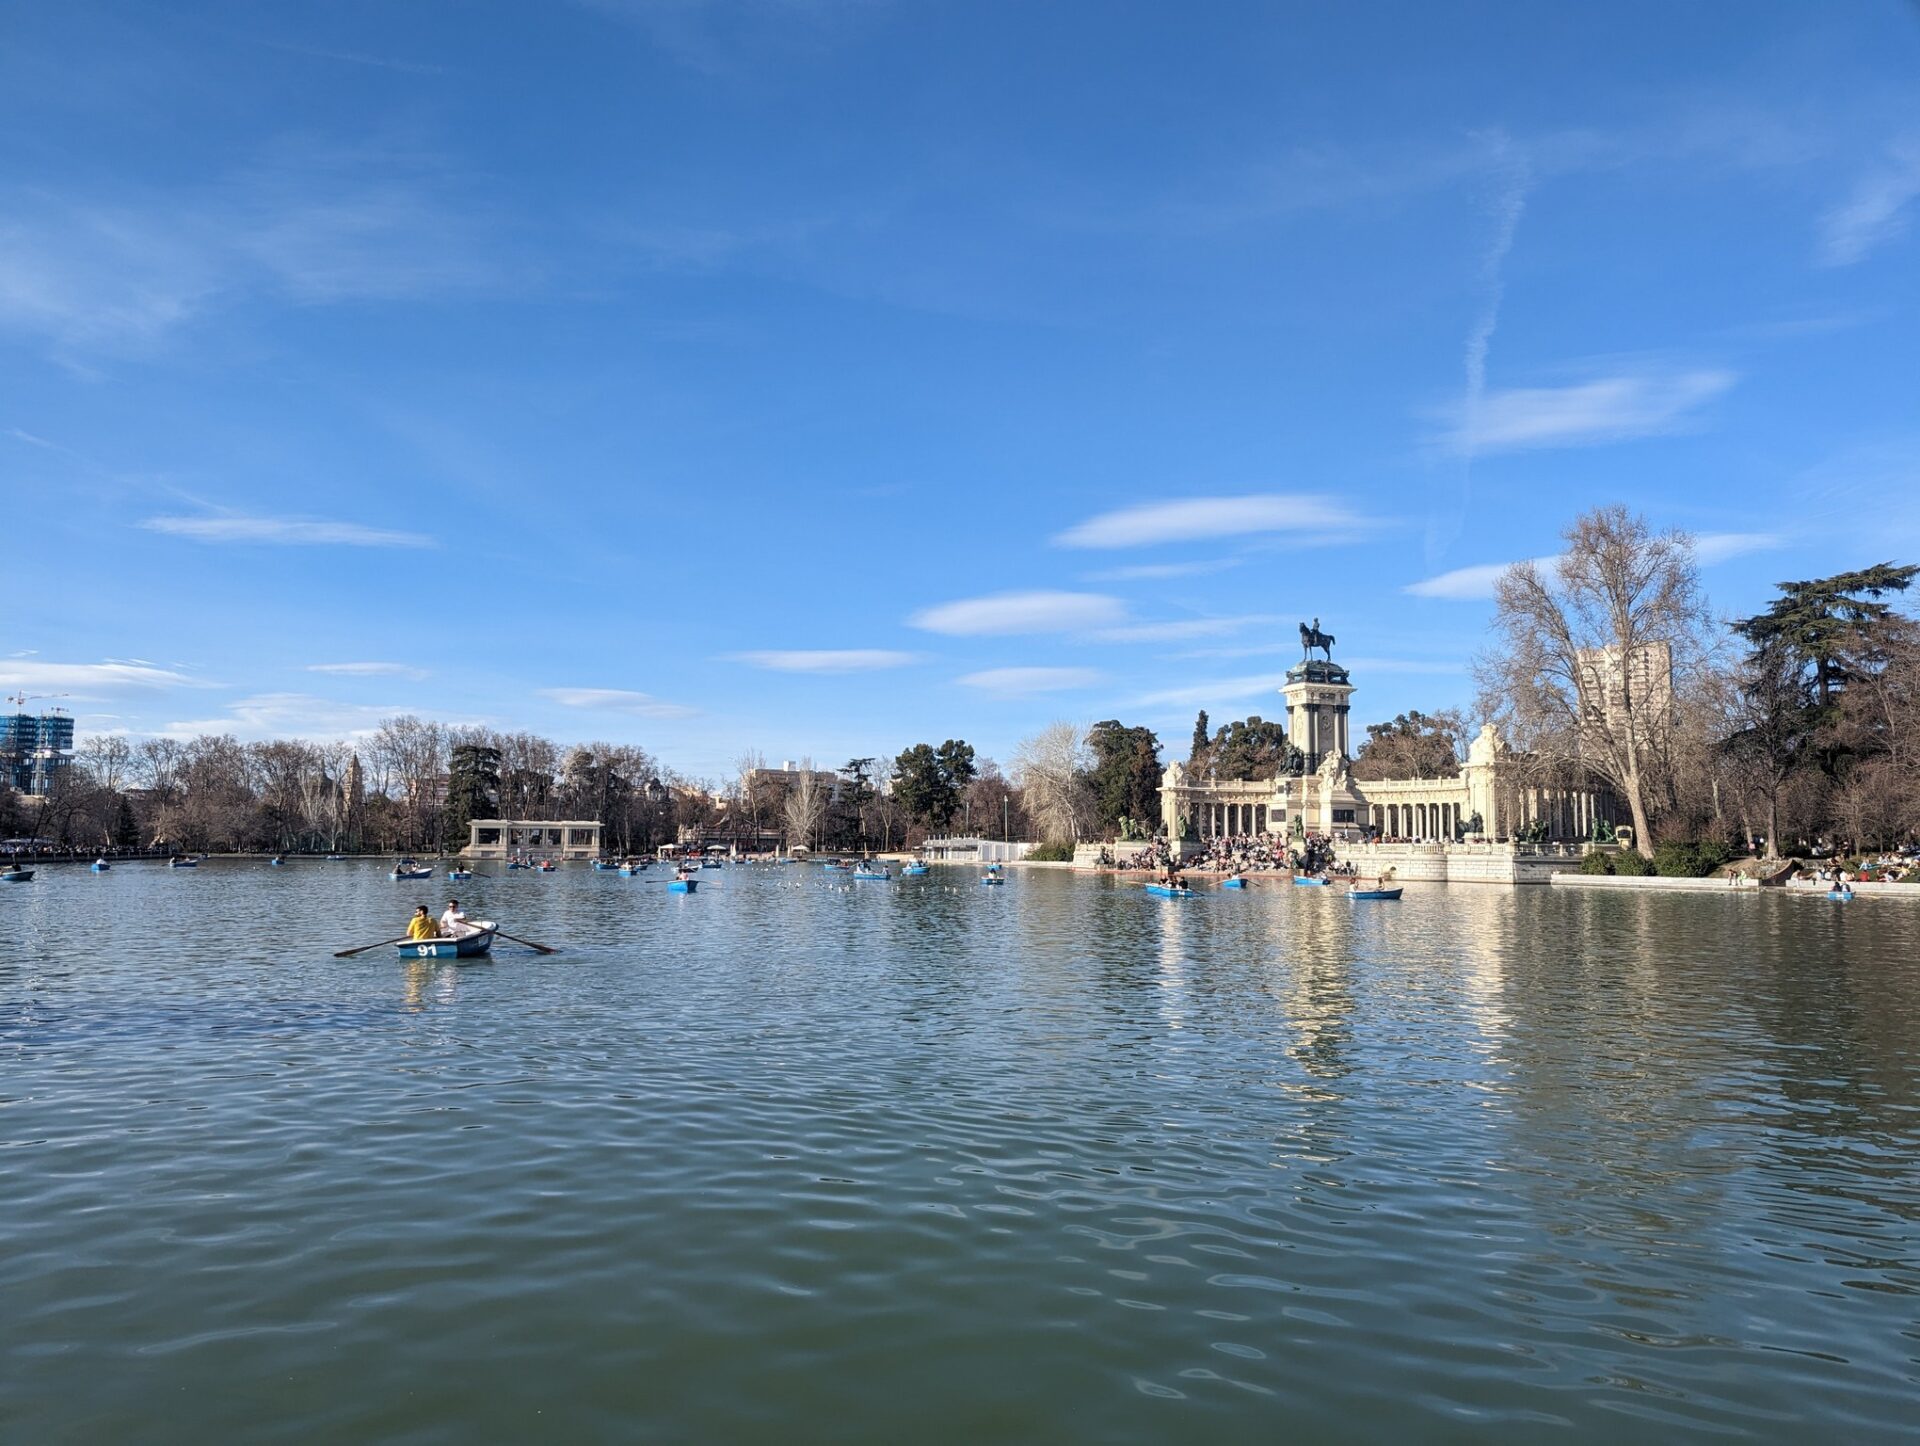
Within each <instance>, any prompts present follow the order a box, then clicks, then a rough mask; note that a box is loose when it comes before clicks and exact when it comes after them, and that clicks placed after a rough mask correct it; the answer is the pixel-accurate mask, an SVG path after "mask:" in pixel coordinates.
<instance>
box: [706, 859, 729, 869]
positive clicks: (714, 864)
mask: <svg viewBox="0 0 1920 1446" xmlns="http://www.w3.org/2000/svg"><path fill="white" fill-rule="evenodd" d="M700 867H701V868H703V869H719V868H725V867H726V860H724V859H702V860H700Z"/></svg>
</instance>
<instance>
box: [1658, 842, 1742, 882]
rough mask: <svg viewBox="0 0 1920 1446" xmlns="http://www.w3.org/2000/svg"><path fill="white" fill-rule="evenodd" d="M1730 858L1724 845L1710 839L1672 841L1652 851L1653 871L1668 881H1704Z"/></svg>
mask: <svg viewBox="0 0 1920 1446" xmlns="http://www.w3.org/2000/svg"><path fill="white" fill-rule="evenodd" d="M1732 856H1733V855H1732V852H1731V851H1730V850H1729V849H1728V848H1727V846H1726V845H1725V844H1723V843H1718V842H1716V841H1714V840H1712V839H1707V840H1704V841H1702V842H1699V843H1681V842H1680V841H1679V840H1677V839H1674V840H1669V841H1668V842H1666V843H1663V844H1661V845H1660V846H1659V847H1658V848H1656V849H1655V850H1654V851H1653V870H1654V872H1655V873H1657V874H1662V875H1665V876H1666V877H1667V878H1670V879H1704V878H1705V877H1706V876H1707V875H1708V874H1710V873H1712V872H1713V871H1714V870H1715V869H1717V868H1719V867H1720V865H1722V864H1724V863H1725V862H1726V861H1727V860H1728V859H1729V858H1731V857H1732Z"/></svg>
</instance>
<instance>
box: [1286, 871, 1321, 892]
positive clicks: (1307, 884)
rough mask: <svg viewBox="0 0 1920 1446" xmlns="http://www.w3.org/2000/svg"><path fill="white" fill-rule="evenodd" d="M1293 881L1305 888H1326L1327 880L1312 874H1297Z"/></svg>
mask: <svg viewBox="0 0 1920 1446" xmlns="http://www.w3.org/2000/svg"><path fill="white" fill-rule="evenodd" d="M1293 881H1294V882H1295V883H1296V884H1298V885H1299V886H1300V887H1301V888H1303V889H1324V888H1325V887H1326V886H1327V880H1325V879H1321V878H1315V877H1314V876H1313V875H1312V874H1295V875H1294V876H1293Z"/></svg>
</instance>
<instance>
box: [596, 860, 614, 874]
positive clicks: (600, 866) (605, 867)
mask: <svg viewBox="0 0 1920 1446" xmlns="http://www.w3.org/2000/svg"><path fill="white" fill-rule="evenodd" d="M613 869H614V865H612V864H610V863H608V862H607V861H606V860H605V859H595V860H594V861H593V871H594V872H595V873H596V874H606V873H611V872H613Z"/></svg>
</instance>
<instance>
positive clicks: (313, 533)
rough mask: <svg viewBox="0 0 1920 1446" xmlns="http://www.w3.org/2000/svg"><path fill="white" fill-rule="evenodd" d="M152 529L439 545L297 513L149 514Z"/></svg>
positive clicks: (309, 541) (288, 540) (287, 542)
mask: <svg viewBox="0 0 1920 1446" xmlns="http://www.w3.org/2000/svg"><path fill="white" fill-rule="evenodd" d="M140 526H142V527H144V528H146V529H147V530H148V531H149V532H164V533H166V534H167V535H168V536H170V537H186V538H191V539H192V540H193V541H195V542H219V543H253V544H260V545H265V546H270V547H437V546H438V545H439V544H438V543H436V542H435V541H434V540H433V539H432V538H430V537H423V536H420V535H419V534H416V533H411V532H388V531H385V530H384V529H381V528H378V527H363V526H361V525H360V524H359V523H357V522H325V521H320V520H318V519H314V518H298V517H236V516H232V515H230V514H223V515H219V516H214V517H149V518H147V519H146V520H145V521H143V522H142V523H141V524H140Z"/></svg>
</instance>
